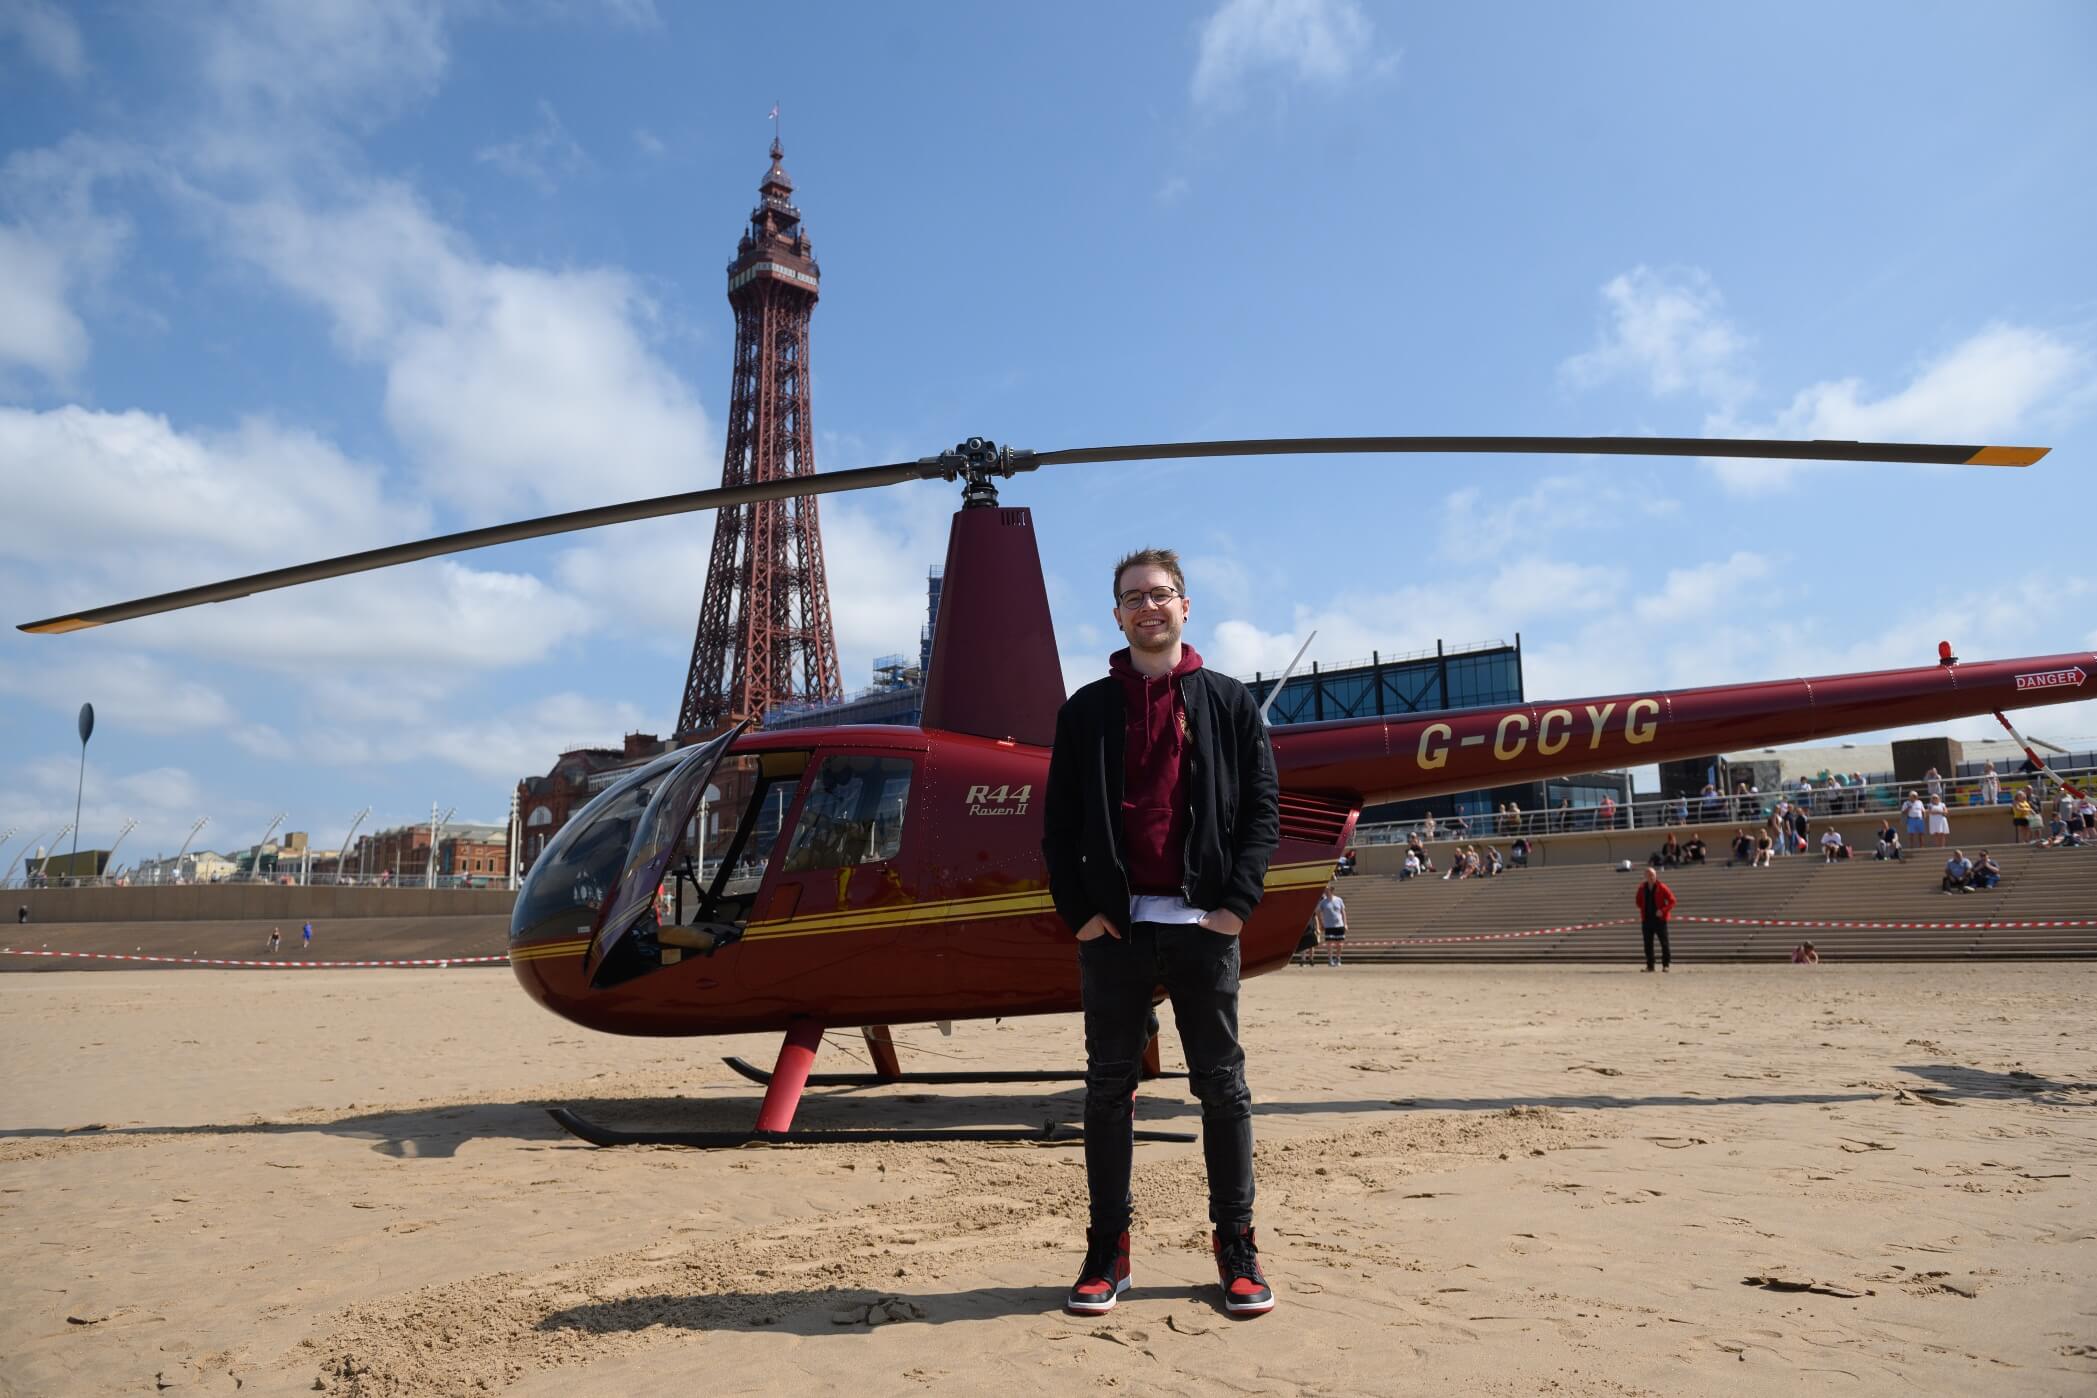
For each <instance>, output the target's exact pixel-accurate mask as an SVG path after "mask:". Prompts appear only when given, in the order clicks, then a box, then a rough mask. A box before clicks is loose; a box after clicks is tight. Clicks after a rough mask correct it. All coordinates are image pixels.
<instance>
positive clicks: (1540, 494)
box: [1440, 472, 1682, 559]
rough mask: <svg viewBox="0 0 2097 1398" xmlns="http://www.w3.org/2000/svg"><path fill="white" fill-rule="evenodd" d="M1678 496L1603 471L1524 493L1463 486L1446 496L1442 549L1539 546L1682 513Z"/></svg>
mask: <svg viewBox="0 0 2097 1398" xmlns="http://www.w3.org/2000/svg"><path fill="white" fill-rule="evenodd" d="M1681 509H1682V504H1681V502H1680V501H1679V500H1674V499H1671V498H1669V497H1666V496H1663V495H1659V494H1657V493H1655V488H1654V487H1653V486H1652V485H1651V484H1649V483H1633V484H1628V485H1627V484H1620V483H1618V481H1616V480H1613V479H1610V478H1608V477H1606V476H1604V475H1603V474H1602V473H1599V472H1582V473H1579V474H1571V475H1559V476H1545V477H1543V478H1542V479H1540V480H1538V481H1537V482H1536V483H1535V484H1534V485H1532V486H1531V487H1530V488H1529V489H1527V490H1525V491H1523V492H1522V493H1521V494H1519V495H1506V494H1500V493H1497V491H1488V490H1487V489H1486V488H1484V487H1480V486H1463V487H1461V488H1460V489H1457V490H1452V491H1451V492H1449V494H1448V495H1447V496H1445V497H1444V498H1443V501H1442V510H1443V515H1444V523H1443V527H1442V529H1441V531H1440V537H1441V544H1440V549H1441V552H1442V553H1443V554H1444V555H1445V556H1447V557H1449V558H1461V559H1468V558H1477V557H1482V556H1485V555H1493V554H1504V553H1510V552H1513V551H1516V550H1520V549H1534V548H1537V547H1539V546H1541V545H1542V544H1543V543H1544V542H1545V541H1547V540H1550V539H1552V538H1554V537H1556V536H1558V535H1561V534H1567V533H1573V532H1576V531H1581V530H1607V531H1610V533H1611V534H1612V536H1614V535H1615V534H1616V533H1618V532H1620V531H1621V530H1622V529H1623V528H1624V527H1625V526H1626V525H1633V526H1636V525H1639V524H1642V523H1644V522H1645V521H1648V520H1653V519H1666V518H1672V517H1673V516H1675V515H1677V514H1679V513H1681Z"/></svg>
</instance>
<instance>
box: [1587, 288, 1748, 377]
mask: <svg viewBox="0 0 2097 1398" xmlns="http://www.w3.org/2000/svg"><path fill="white" fill-rule="evenodd" d="M1602 300H1603V302H1604V303H1605V306H1604V312H1605V321H1604V324H1603V326H1602V329H1601V331H1600V333H1599V334H1598V335H1597V336H1596V338H1595V345H1594V348H1592V349H1590V350H1588V351H1586V352H1585V353H1583V354H1577V355H1574V356H1573V357H1572V358H1570V359H1568V360H1566V361H1565V362H1564V363H1563V364H1561V365H1560V366H1559V372H1560V374H1561V375H1562V376H1563V377H1564V378H1565V380H1566V381H1567V382H1569V383H1571V384H1572V385H1574V386H1575V387H1579V388H1592V387H1594V386H1596V385H1598V384H1603V383H1607V382H1610V381H1612V380H1616V379H1630V380H1633V381H1635V382H1641V383H1643V384H1644V386H1645V387H1646V389H1647V390H1648V391H1649V392H1651V393H1652V394H1654V395H1655V396H1656V397H1665V396H1668V395H1671V394H1676V393H1681V392H1684V391H1688V392H1692V393H1694V394H1695V395H1696V396H1697V397H1699V398H1702V399H1704V400H1705V401H1707V402H1709V403H1712V404H1714V405H1718V406H1721V407H1724V406H1730V405H1732V404H1735V403H1737V402H1739V401H1740V400H1741V399H1742V398H1744V397H1745V396H1746V395H1747V394H1748V393H1749V392H1751V391H1752V389H1753V387H1754V382H1753V377H1752V374H1751V372H1750V370H1749V368H1748V364H1747V358H1748V348H1749V345H1748V341H1747V339H1746V337H1745V336H1743V335H1742V334H1741V333H1740V331H1739V330H1738V329H1737V328H1735V326H1734V325H1733V323H1732V321H1730V320H1729V319H1727V317H1726V315H1725V299H1724V298H1723V297H1722V296H1720V295H1719V292H1718V288H1717V287H1716V286H1715V285H1713V284H1712V281H1711V278H1710V277H1709V276H1707V275H1706V274H1705V273H1704V272H1702V271H1700V270H1698V269H1696V268H1693V267H1692V268H1687V269H1682V270H1671V271H1658V272H1656V271H1654V270H1653V269H1652V268H1650V267H1643V266H1641V267H1634V268H1632V269H1631V270H1630V271H1628V272H1625V273H1623V274H1621V275H1619V276H1615V277H1612V278H1610V279H1609V281H1608V282H1607V283H1605V284H1604V285H1603V287H1602Z"/></svg>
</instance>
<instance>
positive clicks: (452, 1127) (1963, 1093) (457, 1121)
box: [0, 1065, 2092, 1159]
mask: <svg viewBox="0 0 2097 1398" xmlns="http://www.w3.org/2000/svg"><path fill="white" fill-rule="evenodd" d="M1900 1071H1902V1072H1906V1073H1911V1074H1914V1075H1915V1076H1917V1077H1919V1078H1922V1079H1924V1080H1926V1081H1928V1082H1930V1083H1933V1084H1935V1085H1936V1090H1938V1091H1941V1092H1944V1093H1947V1094H1949V1095H1952V1096H1956V1097H1973V1098H1978V1099H1988V1100H2018V1099H2024V1100H2032V1101H2040V1102H2083V1101H2089V1100H2091V1099H2090V1093H2091V1091H2092V1089H2091V1085H2089V1084H2079V1083H2057V1082H2053V1081H2051V1080H2048V1079H2039V1078H2031V1077H2026V1076H2021V1075H2016V1074H2000V1073H1986V1072H1982V1071H1980V1070H1978V1069H1971V1068H1960V1067H1955V1066H1951V1065H1922V1066H1908V1067H1903V1068H1902V1069H1901V1070H1900ZM1184 1092H1185V1087H1184V1085H1183V1084H1177V1083H1171V1084H1160V1085H1158V1086H1157V1087H1156V1088H1152V1089H1146V1090H1145V1091H1144V1092H1143V1093H1142V1094H1140V1095H1139V1098H1138V1102H1137V1119H1138V1122H1139V1124H1150V1125H1164V1124H1167V1123H1178V1124H1180V1125H1182V1126H1183V1127H1185V1128H1188V1129H1191V1128H1193V1127H1194V1126H1195V1125H1197V1124H1198V1123H1199V1121H1200V1117H1201V1107H1200V1104H1198V1103H1197V1102H1195V1101H1194V1100H1193V1099H1192V1098H1189V1097H1186V1096H1183V1095H1181V1094H1183V1093H1184ZM1883 1095H1884V1094H1883V1093H1882V1092H1880V1091H1877V1090H1850V1091H1836V1092H1745V1093H1738V1094H1728V1095H1723V1096H1701V1095H1697V1094H1694V1093H1686V1092H1670V1093H1654V1094H1646V1095H1623V1096H1619V1095H1613V1094H1609V1093H1577V1092H1572V1093H1552V1094H1544V1095H1510V1096H1499V1097H1492V1096H1466V1097H1403V1098H1389V1097H1357V1098H1333V1099H1318V1100H1309V1101H1266V1102H1255V1103H1254V1104H1253V1113H1254V1115H1255V1116H1264V1117H1286V1116H1320V1115H1345V1114H1348V1113H1371V1112H1391V1111H1407V1112H1498V1111H1505V1110H1507V1109H1509V1108H1511V1107H1539V1106H1541V1107H1565V1108H1573V1109H1582V1110H1636V1109H1638V1108H1643V1107H1691V1106H1694V1107H1784V1106H1824V1105H1829V1104H1834V1103H1843V1102H1868V1101H1871V1100H1872V1099H1873V1098H1876V1097H1880V1096H1883ZM761 1101H762V1097H761V1096H760V1095H758V1094H750V1095H747V1096H737V1097H706V1098H695V1097H593V1098H572V1099H565V1100H560V1101H553V1100H530V1099H527V1100H524V1101H515V1102H482V1103H463V1104H454V1105H448V1106H440V1107H420V1108H405V1109H401V1110H395V1111H376V1112H357V1113H352V1114H347V1115H343V1116H338V1117H330V1118H326V1119H322V1120H316V1121H246V1122H224V1123H207V1124H200V1125H191V1126H116V1127H105V1126H100V1125H88V1126H75V1127H13V1126H0V1139H14V1140H39V1139H61V1138H65V1137H71V1136H85V1135H89V1134H94V1135H100V1136H107V1137H126V1138H156V1137H167V1138H180V1137H185V1136H195V1137H210V1136H245V1135H256V1136H291V1135H301V1134H305V1133H314V1132H317V1133H321V1134H324V1135H331V1136H342V1137H347V1138H350V1139H353V1140H367V1141H370V1142H371V1143H372V1144H371V1148H372V1149H373V1150H374V1151H377V1152H378V1153H380V1154H382V1155H387V1156H392V1157H395V1158H398V1159H444V1158H447V1157H449V1156H451V1155H453V1154H455V1153H456V1152H457V1151H458V1149H459V1147H460V1145H461V1144H463V1143H465V1142H467V1141H474V1140H512V1141H520V1142H527V1143H531V1144H534V1145H537V1146H541V1147H548V1148H552V1147H560V1148H569V1149H575V1150H591V1149H596V1147H592V1146H588V1145H585V1144H584V1143H582V1142H580V1141H578V1140H576V1139H575V1138H574V1137H572V1136H570V1135H568V1134H567V1133H566V1132H565V1131H563V1130H561V1129H560V1127H558V1126H556V1125H555V1124H554V1123H553V1121H552V1120H551V1119H550V1118H549V1117H548V1116H547V1114H546V1113H547V1109H548V1108H549V1107H557V1106H564V1107H568V1108H570V1109H572V1110H574V1111H575V1112H577V1113H579V1114H581V1115H583V1116H586V1117H589V1118H591V1119H592V1120H594V1121H597V1122H600V1123H602V1124H604V1125H608V1126H617V1127H623V1128H628V1129H675V1130H685V1131H726V1132H740V1131H745V1130H747V1129H748V1128H749V1126H750V1124H751V1123H752V1122H753V1121H755V1120H756V1119H757V1111H758V1107H759V1105H760V1103H761ZM1083 1115H1084V1109H1083V1096H1082V1090H1081V1089H1079V1088H1077V1087H1071V1088H1068V1089H1066V1090H1063V1091H1060V1092H1055V1093H1027V1094H1008V1093H968V1092H954V1093H944V1092H940V1093H932V1092H907V1093H906V1092H898V1091H896V1090H895V1089H893V1088H868V1089H834V1090H822V1091H815V1092H811V1093H810V1094H809V1096H808V1097H807V1098H806V1099H805V1100H804V1101H803V1102H802V1104H801V1110H800V1113H799V1115H798V1117H797V1119H796V1121H795V1123H794V1124H795V1127H796V1128H797V1129H799V1130H805V1131H810V1132H816V1131H823V1130H843V1129H862V1130H864V1129H868V1128H876V1127H878V1128H884V1129H890V1130H906V1129H907V1130H947V1129H952V1130H958V1129H961V1128H964V1127H979V1126H990V1127H1015V1128H1020V1129H1029V1130H1030V1129H1033V1128H1035V1127H1039V1126H1041V1125H1042V1124H1043V1123H1055V1124H1057V1125H1059V1126H1075V1125H1076V1124H1078V1123H1079V1122H1080V1121H1081V1120H1082V1118H1083ZM1073 1143H1074V1142H1072V1141H1068V1140H1059V1141H1056V1142H1047V1143H1045V1144H1050V1145H1068V1144H1073Z"/></svg>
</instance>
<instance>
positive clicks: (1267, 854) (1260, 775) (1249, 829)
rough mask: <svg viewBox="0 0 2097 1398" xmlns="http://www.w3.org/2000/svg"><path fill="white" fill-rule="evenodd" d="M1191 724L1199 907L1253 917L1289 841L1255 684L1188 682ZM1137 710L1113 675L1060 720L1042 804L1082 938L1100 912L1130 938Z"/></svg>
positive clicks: (1064, 902) (1056, 872) (1069, 912)
mask: <svg viewBox="0 0 2097 1398" xmlns="http://www.w3.org/2000/svg"><path fill="white" fill-rule="evenodd" d="M1179 688H1180V703H1181V706H1182V707H1183V708H1184V709H1185V711H1186V715H1187V740H1188V746H1187V750H1186V756H1185V758H1184V759H1183V761H1184V762H1185V764H1186V765H1185V768H1184V771H1183V775H1184V776H1185V778H1186V790H1187V800H1188V804H1189V806H1190V807H1191V809H1190V810H1189V812H1188V815H1189V817H1190V820H1189V822H1188V829H1187V844H1186V880H1185V882H1184V883H1183V884H1182V885H1181V896H1182V897H1184V898H1185V899H1186V900H1187V901H1188V902H1189V903H1190V904H1192V905H1193V906H1195V907H1197V908H1203V909H1208V910H1214V909H1217V908H1224V909H1228V910H1229V911H1231V912H1233V913H1236V914H1237V915H1238V916H1239V917H1240V918H1250V917H1251V916H1252V910H1253V908H1254V907H1255V906H1256V905H1257V904H1258V903H1259V901H1260V894H1261V892H1262V891H1263V890H1264V888H1265V886H1266V879H1267V861H1268V860H1270V859H1272V858H1273V857H1274V847H1275V845H1277V844H1278V843H1280V841H1281V799H1280V787H1279V785H1278V784H1277V783H1276V781H1275V777H1274V752H1273V749H1272V748H1270V747H1269V746H1268V745H1267V726H1266V725H1265V724H1264V723H1262V722H1261V721H1260V711H1259V706H1258V705H1257V704H1255V703H1254V702H1253V699H1252V695H1251V693H1250V692H1248V691H1247V690H1246V688H1245V686H1244V685H1242V684H1239V683H1238V682H1237V681H1236V680H1234V679H1231V678H1230V677H1229V676H1227V675H1218V674H1214V673H1211V672H1210V671H1208V670H1194V671H1191V672H1189V673H1188V674H1185V675H1182V676H1181V677H1180V679H1179ZM1125 714H1126V701H1125V699H1124V698H1123V696H1122V690H1121V683H1120V681H1118V680H1116V679H1115V678H1114V677H1113V676H1111V675H1110V676H1108V677H1106V678H1105V679H1100V680H1095V681H1093V682H1092V683H1091V684H1088V685H1086V686H1085V687H1084V688H1083V689H1081V690H1079V691H1078V692H1077V693H1076V694H1073V695H1071V696H1070V698H1069V699H1068V700H1066V701H1065V702H1064V705H1063V708H1062V709H1061V710H1060V711H1059V712H1058V713H1057V715H1056V747H1055V751H1054V752H1053V753H1052V754H1051V756H1050V758H1049V776H1048V792H1047V795H1046V796H1045V797H1044V798H1043V800H1042V808H1043V819H1044V824H1045V826H1046V831H1045V833H1044V834H1043V837H1042V841H1041V849H1042V853H1043V854H1044V855H1046V856H1047V859H1048V873H1049V894H1050V896H1051V897H1053V898H1054V899H1055V902H1056V912H1057V913H1058V914H1059V915H1060V916H1061V917H1062V919H1063V921H1064V922H1066V923H1068V924H1069V925H1070V929H1071V931H1073V932H1076V931H1077V930H1078V929H1079V928H1081V927H1083V926H1084V925H1085V924H1086V923H1087V922H1090V921H1091V920H1092V917H1093V915H1094V914H1096V913H1105V914H1106V915H1107V918H1108V920H1109V921H1111V922H1112V923H1113V924H1114V925H1115V926H1116V927H1119V928H1120V929H1121V930H1122V931H1123V932H1127V931H1128V930H1129V880H1128V870H1127V866H1126V864H1125V863H1124V862H1123V859H1122V853H1121V841H1122V835H1121V798H1122V770H1123V769H1122V761H1123V756H1124V744H1125V742H1126V737H1125V730H1124V727H1123V724H1124V721H1125Z"/></svg>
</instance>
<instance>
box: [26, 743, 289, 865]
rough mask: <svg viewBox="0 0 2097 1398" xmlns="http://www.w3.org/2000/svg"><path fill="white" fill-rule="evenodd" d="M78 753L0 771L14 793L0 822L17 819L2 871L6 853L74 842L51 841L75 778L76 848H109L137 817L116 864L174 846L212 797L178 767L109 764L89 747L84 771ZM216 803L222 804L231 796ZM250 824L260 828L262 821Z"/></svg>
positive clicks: (54, 849) (63, 819)
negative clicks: (77, 806)
mask: <svg viewBox="0 0 2097 1398" xmlns="http://www.w3.org/2000/svg"><path fill="white" fill-rule="evenodd" d="M78 760H79V759H78V754H77V752H76V753H75V755H74V756H71V757H67V756H63V755H59V754H53V755H51V756H48V757H39V758H32V759H30V760H28V761H27V762H25V763H23V764H22V765H21V766H20V767H19V768H17V769H15V770H13V771H10V772H7V773H4V774H0V777H4V780H5V784H6V788H7V790H9V791H10V792H11V793H13V795H14V797H15V800H14V801H13V802H12V803H11V804H10V809H9V811H8V813H7V817H6V819H5V821H4V822H0V829H5V828H6V827H7V826H8V825H14V826H16V827H18V833H17V835H16V837H15V839H14V840H12V841H9V842H7V843H6V844H5V845H0V871H4V870H6V869H7V867H8V864H9V862H10V861H11V860H15V859H18V858H29V857H32V856H33V855H34V853H35V851H36V850H37V849H38V848H39V847H42V848H44V849H46V850H48V851H49V852H51V853H64V852H65V851H68V850H70V849H72V848H73V838H72V837H71V836H70V835H69V836H67V837H66V838H65V839H63V840H59V841H56V842H54V841H53V840H52V836H53V834H54V833H55V832H56V831H57V830H58V828H59V827H60V826H62V825H67V824H70V823H72V820H73V804H74V793H75V782H76V781H79V782H80V785H79V793H80V848H81V849H83V850H90V849H107V848H109V846H110V843H111V842H112V841H113V840H115V839H116V837H117V832H118V831H119V830H121V829H122V828H123V826H124V822H126V821H127V820H136V821H137V822H138V826H137V828H136V829H135V830H133V831H132V832H131V833H130V834H129V835H126V836H125V837H124V840H123V843H122V844H121V845H119V846H118V847H117V851H116V859H115V863H116V864H118V865H120V866H121V865H127V864H131V863H134V862H136V861H137V860H139V859H146V858H151V857H152V856H153V854H154V853H155V852H156V851H162V850H164V851H166V852H168V853H170V854H172V853H173V852H174V851H175V850H176V849H177V848H178V847H179V846H180V845H181V843H182V841H183V839H184V838H185V837H186V836H187V834H188V831H189V826H190V822H191V821H193V820H195V819H196V818H197V817H198V816H199V815H202V814H204V810H205V807H206V806H207V805H209V804H211V798H210V797H209V796H208V795H207V794H206V793H205V792H204V791H203V789H202V788H201V787H200V786H199V784H198V782H197V781H196V779H195V778H194V777H193V776H192V775H191V774H190V773H189V772H188V771H186V770H185V769H183V768H180V767H154V768H148V769H144V770H140V771H131V772H122V771H112V770H110V769H109V768H108V767H106V766H105V765H104V764H102V763H100V762H98V761H97V760H96V758H95V756H94V754H93V752H92V751H90V753H89V754H88V760H87V767H86V770H85V772H84V773H83V772H82V770H81V768H80V767H79V766H78V765H77V763H78ZM220 804H221V809H222V810H227V809H230V808H231V804H232V803H225V802H222V803H220ZM256 824H257V827H258V829H259V826H260V822H259V821H258V822H256ZM207 829H208V827H207ZM204 843H208V842H207V841H205V840H204V839H203V837H199V844H200V845H201V844H204ZM17 868H19V866H17Z"/></svg>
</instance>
